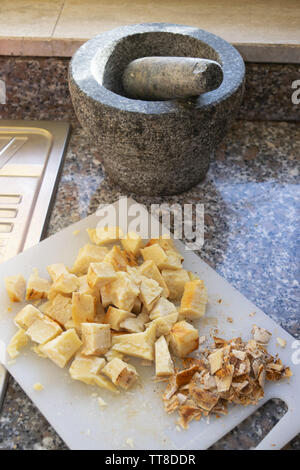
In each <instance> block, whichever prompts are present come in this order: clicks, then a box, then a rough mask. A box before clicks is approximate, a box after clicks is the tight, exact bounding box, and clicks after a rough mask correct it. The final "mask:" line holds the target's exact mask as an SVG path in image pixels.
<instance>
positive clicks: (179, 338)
mask: <svg viewBox="0 0 300 470" xmlns="http://www.w3.org/2000/svg"><path fill="white" fill-rule="evenodd" d="M169 339H170V347H171V349H172V352H173V353H174V354H175V355H176V356H178V357H185V356H186V355H187V354H189V353H191V352H192V351H194V350H195V349H197V348H198V346H199V333H198V330H197V329H196V328H194V327H193V325H191V324H190V323H187V322H186V321H180V322H177V323H175V325H174V326H173V327H172V329H171V331H170V336H169Z"/></svg>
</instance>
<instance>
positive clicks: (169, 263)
mask: <svg viewBox="0 0 300 470" xmlns="http://www.w3.org/2000/svg"><path fill="white" fill-rule="evenodd" d="M165 253H166V255H167V259H166V261H163V262H161V263H160V269H181V268H182V266H181V263H182V261H183V258H182V256H181V254H180V253H178V251H172V250H166V252H165Z"/></svg>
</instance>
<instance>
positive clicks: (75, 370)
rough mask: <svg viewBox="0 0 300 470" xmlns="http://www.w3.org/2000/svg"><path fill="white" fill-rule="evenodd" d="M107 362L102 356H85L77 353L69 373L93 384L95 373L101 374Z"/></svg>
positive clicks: (75, 378) (74, 377) (73, 377)
mask: <svg viewBox="0 0 300 470" xmlns="http://www.w3.org/2000/svg"><path fill="white" fill-rule="evenodd" d="M105 364H106V361H105V359H104V358H102V357H97V356H90V357H85V356H82V355H81V354H77V355H76V356H75V359H74V360H73V362H72V364H71V367H70V369H69V373H70V375H71V377H72V379H74V380H80V381H81V382H84V383H86V384H89V385H92V384H93V381H94V377H95V375H97V374H99V372H100V371H101V369H103V367H104V366H105Z"/></svg>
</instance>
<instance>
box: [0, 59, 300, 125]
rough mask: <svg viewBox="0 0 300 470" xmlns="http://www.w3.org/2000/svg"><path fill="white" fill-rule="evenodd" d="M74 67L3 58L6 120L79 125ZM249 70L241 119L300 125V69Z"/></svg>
mask: <svg viewBox="0 0 300 470" xmlns="http://www.w3.org/2000/svg"><path fill="white" fill-rule="evenodd" d="M68 65H69V59H67V58H54V57H41V58H40V57H39V58H36V57H33V58H30V57H8V56H0V80H3V81H4V82H5V84H6V104H0V119H49V120H67V121H71V122H73V124H74V125H76V117H75V114H74V111H73V108H72V103H71V100H70V95H69V90H68ZM246 70H247V72H246V90H245V96H244V100H243V104H242V107H241V110H240V113H239V118H240V119H247V120H257V119H258V120H261V119H262V120H288V121H293V120H296V121H300V104H298V105H297V104H293V103H292V99H291V96H292V93H293V91H294V90H293V89H292V83H293V81H295V80H297V79H298V80H299V79H300V65H296V64H282V65H281V64H255V63H248V64H246Z"/></svg>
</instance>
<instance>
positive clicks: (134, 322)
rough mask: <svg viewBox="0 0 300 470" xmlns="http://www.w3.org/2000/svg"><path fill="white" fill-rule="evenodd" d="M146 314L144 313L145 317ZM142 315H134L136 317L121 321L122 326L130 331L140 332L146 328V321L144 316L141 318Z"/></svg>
mask: <svg viewBox="0 0 300 470" xmlns="http://www.w3.org/2000/svg"><path fill="white" fill-rule="evenodd" d="M143 315H144V314H142V317H143ZM139 317H140V315H138V316H137V317H136V316H135V315H134V318H126V319H125V320H123V321H122V322H121V323H120V327H121V328H122V329H124V330H126V331H129V333H140V332H141V331H144V330H145V322H144V320H143V318H139Z"/></svg>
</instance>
